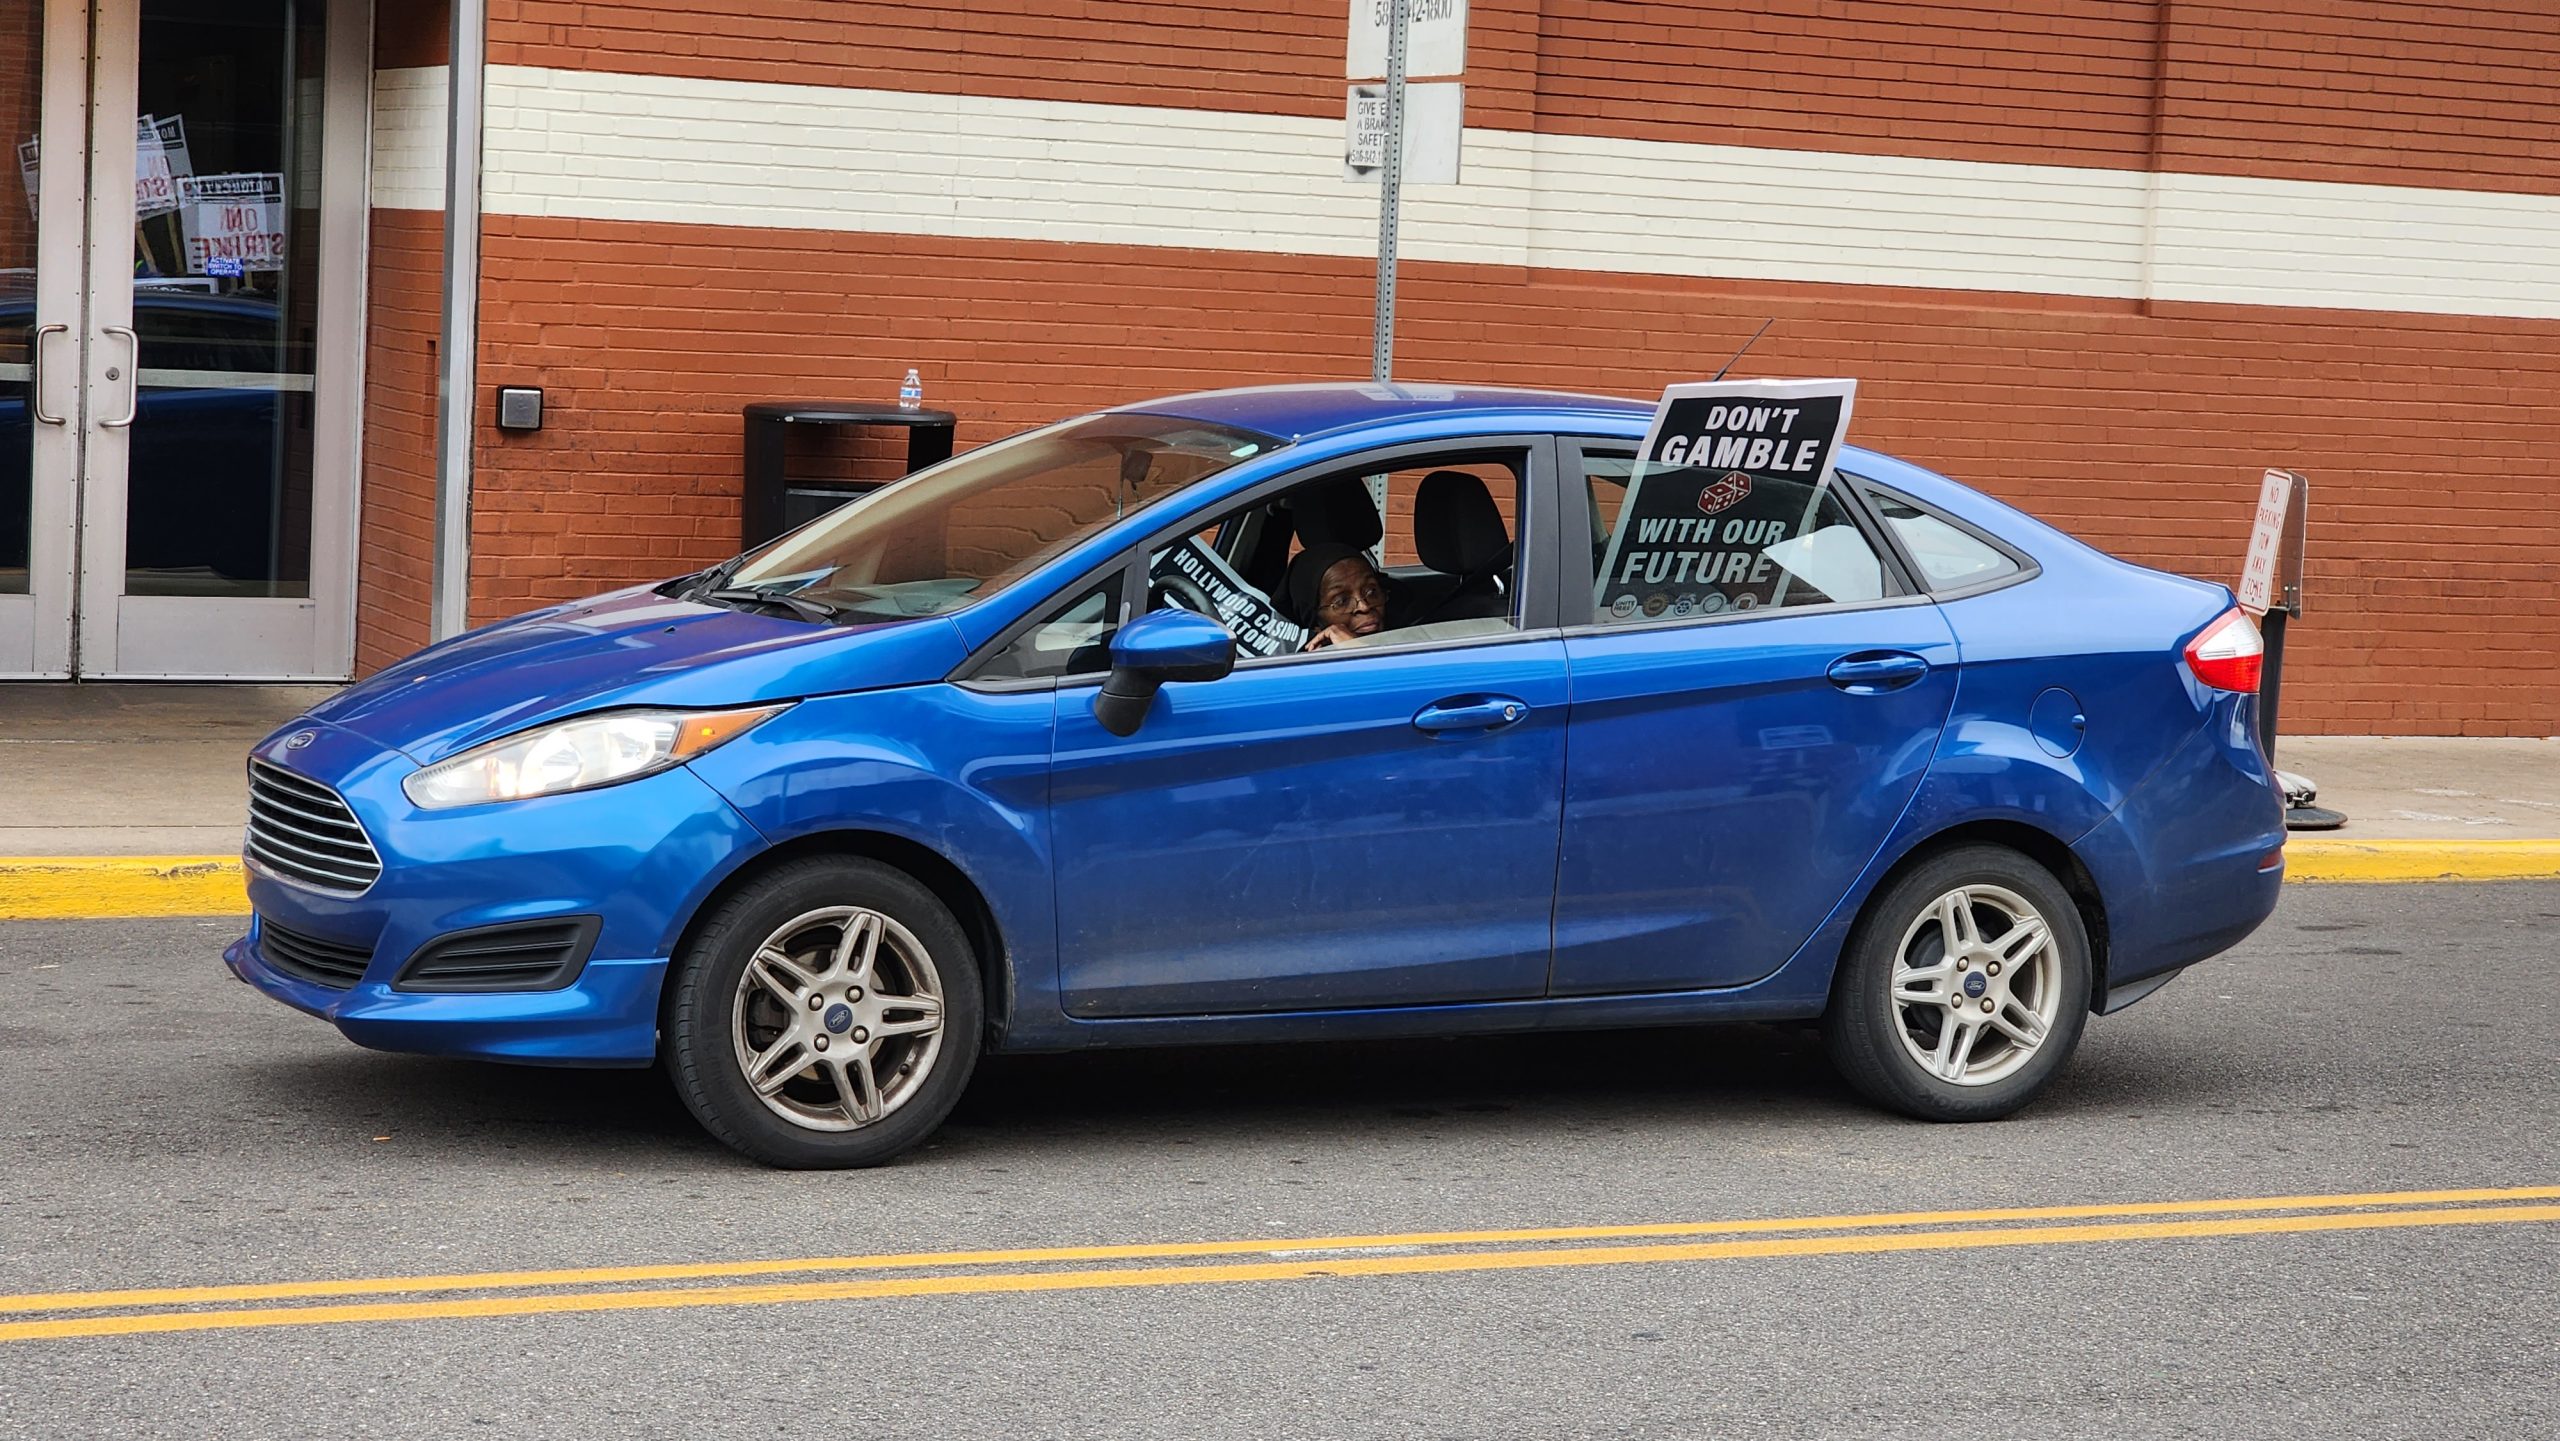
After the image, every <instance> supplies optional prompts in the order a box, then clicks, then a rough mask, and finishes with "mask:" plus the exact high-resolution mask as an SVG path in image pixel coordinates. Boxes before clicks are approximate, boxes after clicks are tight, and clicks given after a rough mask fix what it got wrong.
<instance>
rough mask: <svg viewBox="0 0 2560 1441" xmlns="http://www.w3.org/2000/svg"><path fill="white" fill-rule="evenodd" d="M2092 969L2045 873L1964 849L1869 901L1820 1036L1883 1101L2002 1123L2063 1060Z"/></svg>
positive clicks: (2082, 939)
mask: <svg viewBox="0 0 2560 1441" xmlns="http://www.w3.org/2000/svg"><path fill="white" fill-rule="evenodd" d="M1951 935H1952V937H1953V939H1954V941H1955V944H1954V945H1952V946H1950V945H1949V944H1948V942H1949V939H1950V936H1951ZM2091 975H2092V967H2091V964H2090V957H2089V936H2088V931H2087V928H2086V927H2085V926H2084V925H2083V924H2082V923H2081V918H2080V910H2079V907H2078V906H2076V905H2075V904H2073V902H2072V899H2071V896H2070V895H2069V893H2068V892H2066V891H2064V890H2063V888H2062V884H2061V883H2060V882H2059V881H2057V880H2055V879H2054V877H2053V874H2052V872H2050V871H2047V870H2046V869H2045V868H2044V867H2043V866H2041V865H2038V864H2037V863H2036V862H2035V861H2033V860H2031V859H2029V858H2028V857H2026V856H2024V855H2021V854H2019V853H2018V852H2016V851H2013V850H2010V849H2008V848H2006V847H2003V846H1990V845H1971V846H1963V847H1959V848H1956V849H1952V850H1949V851H1946V852H1944V853H1942V854H1939V855H1936V856H1932V857H1930V858H1929V859H1927V860H1925V861H1923V862H1921V863H1920V864H1919V865H1917V866H1914V867H1912V868H1911V869H1910V870H1909V871H1906V872H1904V873H1903V874H1902V875H1900V876H1898V877H1896V878H1895V879H1894V880H1893V881H1892V882H1891V883H1889V884H1888V885H1886V886H1885V888H1884V889H1883V890H1882V891H1880V892H1878V893H1877V894H1876V896H1875V898H1874V899H1872V900H1871V901H1869V902H1868V903H1867V907H1866V910H1865V911H1864V912H1863V913H1861V914H1860V916H1859V917H1858V923H1857V925H1856V927H1855V928H1854V929H1852V930H1851V931H1850V933H1849V943H1848V946H1847V948H1846V949H1845V950H1844V951H1843V953H1842V955H1841V961H1840V970H1839V974H1838V976H1837V977H1836V978H1835V980H1834V982H1833V984H1832V989H1831V1005H1830V1008H1829V1010H1828V1011H1827V1012H1826V1013H1825V1014H1824V1016H1823V1025H1822V1031H1823V1041H1824V1044H1825V1047H1826V1049H1828V1050H1829V1051H1830V1053H1831V1059H1832V1063H1833V1064H1834V1065H1835V1066H1837V1067H1838V1068H1839V1071H1840V1074H1841V1076H1842V1078H1843V1079H1845V1080H1846V1081H1847V1082H1848V1083H1849V1085H1850V1086H1851V1088H1852V1089H1854V1090H1856V1091H1857V1092H1858V1093H1859V1094H1860V1095H1863V1096H1865V1097H1866V1098H1867V1099H1868V1100H1870V1101H1873V1102H1875V1103H1876V1104H1878V1105H1880V1106H1883V1107H1886V1108H1887V1109H1889V1110H1894V1111H1899V1112H1901V1113H1902V1114H1904V1115H1906V1116H1912V1117H1916V1118H1918V1119H1921V1120H1927V1121H1991V1120H1998V1119H1999V1118H2001V1117H2003V1116H2006V1115H2009V1114H2010V1113H2011V1112H2014V1111H2016V1110H2017V1109H2018V1108H2019V1107H2021V1106H2024V1105H2026V1104H2027V1103H2028V1102H2029V1101H2031V1100H2033V1099H2035V1097H2036V1095H2037V1093H2038V1092H2040V1091H2042V1090H2043V1089H2044V1088H2045V1086H2046V1085H2047V1084H2049V1083H2050V1082H2051V1081H2052V1080H2053V1078H2054V1077H2055V1076H2056V1075H2058V1074H2060V1073H2061V1070H2062V1068H2063V1066H2064V1065H2065V1064H2066V1063H2067V1062H2068V1061H2069V1060H2070V1058H2071V1052H2072V1049H2073V1048H2074V1047H2076V1046H2077V1045H2078V1044H2079V1043H2080V1032H2081V1028H2082V1027H2083V1026H2085V1025H2086V1024H2087V1022H2088V1017H2089V988H2090V978H2091Z"/></svg>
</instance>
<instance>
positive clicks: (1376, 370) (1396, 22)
mask: <svg viewBox="0 0 2560 1441" xmlns="http://www.w3.org/2000/svg"><path fill="white" fill-rule="evenodd" d="M1393 3H1394V6H1395V8H1394V10H1393V11H1392V13H1390V14H1389V16H1388V18H1387V153H1386V154H1385V155H1384V156H1382V157H1380V158H1381V159H1383V160H1384V161H1385V162H1386V163H1385V165H1384V166H1383V167H1381V168H1380V170H1379V172H1378V299H1377V307H1376V315H1375V318H1374V319H1372V321H1371V322H1370V333H1369V376H1370V378H1371V379H1373V380H1376V381H1378V382H1379V383H1380V384H1384V383H1386V382H1387V381H1388V380H1389V379H1391V378H1393V375H1394V371H1395V355H1396V222H1397V215H1396V209H1397V206H1398V204H1399V202H1401V201H1402V199H1403V193H1402V192H1403V189H1404V61H1405V56H1404V43H1405V28H1406V25H1407V24H1408V23H1409V22H1410V21H1411V20H1412V18H1413V14H1412V10H1413V0H1393Z"/></svg>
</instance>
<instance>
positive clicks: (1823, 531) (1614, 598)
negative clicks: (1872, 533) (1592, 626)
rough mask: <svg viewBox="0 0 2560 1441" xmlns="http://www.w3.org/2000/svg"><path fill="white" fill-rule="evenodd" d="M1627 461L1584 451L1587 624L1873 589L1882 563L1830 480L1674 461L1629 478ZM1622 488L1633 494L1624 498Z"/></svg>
mask: <svg viewBox="0 0 2560 1441" xmlns="http://www.w3.org/2000/svg"><path fill="white" fill-rule="evenodd" d="M1635 470H1636V467H1635V464H1634V462H1633V461H1632V460H1631V459H1629V458H1627V457H1625V456H1607V455H1590V456H1586V457H1585V464H1584V476H1585V483H1586V484H1587V485H1588V486H1589V487H1590V496H1591V516H1592V530H1593V536H1592V548H1593V551H1594V565H1593V576H1594V581H1593V585H1592V609H1593V614H1592V620H1593V621H1594V622H1595V623H1597V624H1600V625H1634V624H1640V623H1642V622H1645V621H1655V620H1685V619H1692V618H1695V617H1699V616H1710V615H1722V614H1726V613H1729V612H1734V611H1751V610H1783V609H1787V608H1790V607H1801V606H1812V605H1844V604H1852V603H1856V602H1861V601H1873V600H1882V599H1883V598H1884V595H1885V580H1884V566H1883V563H1882V562H1881V561H1879V560H1878V559H1877V558H1876V552H1875V547H1873V546H1872V545H1870V544H1868V542H1867V537H1866V535H1865V534H1864V533H1863V532H1861V531H1860V530H1859V529H1858V525H1857V522H1856V521H1855V520H1854V519H1852V518H1851V516H1850V514H1849V509H1848V507H1847V506H1846V505H1845V504H1843V503H1842V501H1841V499H1840V496H1839V494H1838V491H1837V489H1836V488H1835V482H1834V481H1833V480H1832V479H1831V478H1830V477H1827V476H1826V477H1824V478H1823V479H1821V480H1817V481H1810V482H1808V481H1799V480H1773V479H1765V478H1762V479H1753V478H1750V477H1745V476H1741V475H1740V474H1739V473H1738V472H1737V473H1735V474H1732V475H1717V474H1713V473H1710V472H1707V471H1700V470H1695V469H1685V468H1684V469H1676V470H1666V471H1656V472H1651V473H1647V474H1645V475H1643V476H1641V477H1638V476H1637V475H1636V474H1635ZM1631 485H1632V486H1633V487H1634V488H1635V492H1636V494H1637V496H1638V497H1639V499H1638V501H1637V503H1635V504H1632V505H1631V504H1629V503H1628V493H1629V490H1630V487H1631Z"/></svg>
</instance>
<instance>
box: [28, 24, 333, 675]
mask: <svg viewBox="0 0 2560 1441" xmlns="http://www.w3.org/2000/svg"><path fill="white" fill-rule="evenodd" d="M333 11H334V12H337V13H335V14H333V13H332V12H333ZM349 12H352V13H349ZM45 30H46V36H47V40H48V42H49V45H50V46H51V48H50V49H49V50H48V52H47V54H46V56H45V59H44V71H45V75H44V89H45V93H46V95H47V97H48V104H47V106H46V108H45V111H44V119H45V120H46V122H47V124H46V125H45V127H44V129H43V133H42V134H41V136H39V137H36V139H37V140H38V144H37V145H36V146H35V148H34V152H33V153H34V155H35V157H36V160H35V162H34V163H36V164H37V165H39V166H40V170H41V180H42V186H41V188H42V198H41V202H40V203H39V204H37V205H36V206H35V211H34V213H35V216H36V222H37V225H38V226H39V227H40V228H41V230H42V232H43V233H42V235H41V236H40V237H39V241H40V243H45V242H49V241H50V240H51V239H52V238H53V237H54V225H55V222H56V220H57V218H58V217H60V216H62V215H65V214H67V215H69V216H70V217H71V221H72V223H73V224H75V225H76V224H77V223H78V222H79V220H80V219H81V218H82V212H83V211H84V210H85V219H86V227H85V232H84V234H85V239H83V238H81V237H80V236H75V237H74V238H73V239H72V240H71V241H70V242H69V243H70V246H71V250H70V256H69V258H70V261H71V263H70V264H68V265H60V264H56V263H55V257H54V255H53V254H52V253H51V252H48V253H47V255H46V259H45V266H44V268H43V269H42V270H41V272H40V276H39V283H38V284H37V286H36V289H37V291H38V292H39V294H38V298H37V309H38V310H40V311H44V313H43V314H40V315H38V316H37V317H36V321H37V324H36V326H35V327H34V329H35V330H36V331H41V332H44V334H43V335H42V336H35V335H32V334H31V336H30V339H29V341H28V344H29V346H30V347H32V346H33V345H34V342H35V340H36V339H39V338H41V339H47V340H50V341H51V342H52V344H53V345H54V346H55V347H56V349H55V350H52V351H47V352H46V353H45V354H44V355H43V356H42V357H41V360H40V362H39V360H38V359H37V358H35V357H32V356H31V357H30V359H29V360H28V361H27V367H28V371H29V374H30V376H36V372H37V371H39V370H41V371H42V375H41V376H40V377H37V378H40V379H42V380H43V382H44V388H45V390H46V394H45V395H44V396H43V397H41V398H42V399H43V400H44V402H45V404H44V407H43V408H42V413H41V414H36V415H34V416H33V417H32V418H31V422H30V423H31V424H32V426H33V429H34V431H35V432H36V434H35V436H34V438H33V440H32V441H31V442H30V443H29V444H28V445H27V447H26V450H27V453H28V454H29V456H30V464H29V477H28V484H29V487H30V489H31V491H32V492H33V498H32V499H31V501H30V504H29V510H28V513H29V515H30V517H31V531H33V530H38V529H41V528H42V527H43V526H44V525H46V524H47V523H48V522H49V523H50V524H52V525H53V526H55V527H56V528H60V527H61V526H62V525H63V524H64V523H65V518H64V517H62V516H59V515H52V516H48V514H47V512H46V510H45V498H46V497H47V496H49V495H53V494H55V493H56V492H60V493H62V494H65V495H67V496H68V497H69V498H70V501H71V507H70V511H71V513H70V517H69V519H68V525H69V529H70V542H71V543H70V546H69V554H68V555H67V556H64V555H61V554H58V553H57V554H47V555H42V556H39V555H38V554H36V550H37V546H36V544H34V543H33V541H31V542H30V544H29V545H28V546H27V547H26V549H27V551H28V560H27V575H28V582H27V584H28V591H29V594H30V596H31V597H32V596H35V595H38V594H50V593H51V592H52V591H53V590H54V589H61V590H65V591H66V592H67V596H68V601H69V604H68V610H67V615H66V616H65V617H64V623H67V646H65V645H64V644H62V643H61V642H60V641H59V640H57V641H56V642H55V644H54V646H53V650H52V652H50V653H51V654H54V655H55V656H56V657H57V659H56V660H55V661H54V663H53V664H52V665H50V666H48V665H45V664H42V663H41V662H42V661H43V660H44V658H45V656H44V655H43V654H39V653H38V652H39V651H40V650H42V648H43V647H44V646H45V644H46V639H47V637H46V633H45V632H46V616H45V615H44V614H42V613H41V612H42V607H41V605H36V606H35V609H36V611H37V612H38V613H36V614H32V615H30V617H29V622H30V625H31V627H32V629H33V633H34V638H35V639H34V643H33V644H32V645H31V647H30V657H29V658H30V661H31V664H30V665H29V667H28V668H27V669H28V671H29V672H31V673H36V674H60V673H63V671H64V669H66V668H67V669H68V670H69V671H70V672H72V673H76V674H79V675H83V676H97V677H108V676H114V677H128V678H190V679H194V678H201V679H216V678H219V679H295V678H326V677H335V676H343V675H345V674H346V673H347V671H348V668H349V658H350V654H351V650H352V631H353V625H352V622H353V604H352V599H353V598H352V580H353V573H352V572H353V567H352V564H351V560H352V550H353V535H352V529H353V527H352V516H353V501H354V478H355V449H354V411H355V407H356V406H357V404H358V399H359V397H358V392H357V388H356V386H357V372H358V370H359V368H360V365H361V360H362V356H361V351H360V348H359V347H358V346H357V343H356V339H355V337H356V331H355V329H354V327H355V323H356V312H357V310H358V308H359V306H360V302H361V290H360V289H359V288H358V284H359V281H360V276H361V268H362V264H363V248H362V247H363V237H362V223H363V205H364V200H363V144H364V133H363V132H364V129H365V115H364V107H365V94H364V88H363V86H364V80H365V74H366V66H365V62H364V60H363V51H362V46H363V45H364V43H365V42H366V40H367V38H368V37H367V36H366V34H365V30H366V24H365V14H364V9H363V6H362V3H361V0H354V3H353V4H350V3H349V0H95V3H73V0H49V3H48V4H47V5H46V6H45ZM350 38H351V39H352V42H353V45H354V47H355V48H354V49H353V51H352V55H353V59H352V63H350V49H349V41H350ZM74 44H77V45H80V46H83V47H85V57H84V58H85V59H86V62H87V63H86V64H84V65H72V66H69V67H67V68H66V67H59V66H57V65H55V64H54V63H53V55H54V54H55V53H63V54H68V53H70V49H69V47H70V46H72V45H74ZM84 72H85V73H84ZM65 89H68V90H71V91H73V92H74V94H75V97H76V98H77V100H78V104H77V105H76V106H75V108H74V109H73V110H72V111H71V113H70V115H69V116H68V117H65V118H63V119H62V120H60V121H57V120H56V109H55V107H54V106H53V105H52V104H51V103H50V101H51V100H52V99H53V97H55V96H57V95H58V94H59V93H60V92H61V91H63V90H65ZM83 92H85V93H83ZM83 125H85V134H81V133H74V134H73V135H72V141H71V143H70V144H64V145H57V143H56V142H57V136H58V134H59V133H61V132H62V131H63V130H64V129H65V128H66V127H67V128H68V129H69V130H70V131H73V132H78V131H79V130H80V129H81V127H82V126H83ZM83 149H85V153H82V151H83ZM58 171H60V172H65V173H67V174H68V176H69V177H70V180H71V181H72V182H73V183H71V184H69V185H68V186H67V187H60V188H63V189H67V190H68V193H67V194H59V195H58V194H57V190H58V187H57V185H56V183H55V182H56V181H57V180H58V179H60V178H62V176H61V175H59V174H58V173H57V172H58ZM8 233H9V232H8V231H6V230H5V229H0V244H5V243H6V236H7V235H8ZM65 269H67V270H69V271H70V272H71V273H70V276H69V279H68V280H67V281H66V282H65V283H63V284H62V285H61V286H60V287H58V288H60V289H63V290H66V291H68V292H70V294H69V295H68V297H67V298H65V299H64V302H63V304H62V305H61V306H60V307H58V308H59V309H61V310H62V312H63V313H62V314H61V315H59V316H57V315H55V314H54V313H53V311H52V310H47V309H46V304H45V297H46V295H47V294H49V293H50V292H49V291H48V290H47V287H48V286H53V285H54V275H55V272H56V271H57V270H65ZM0 314H6V312H0ZM48 322H50V323H51V324H56V325H62V326H64V327H65V328H64V329H62V330H50V329H49V328H48ZM8 334H9V332H7V331H5V330H0V346H5V345H6V344H7V343H8V342H7V335H8ZM0 353H4V352H0ZM6 374H7V372H0V376H5V375H6ZM57 376H59V379H57ZM32 383H33V381H32V380H31V381H30V384H31V385H32ZM57 390H59V391H60V395H59V402H60V403H59V404H57V403H56V399H57V397H56V393H55V392H56V391H57ZM57 418H58V419H59V420H60V424H58V425H57V424H55V420H56V419H57ZM55 430H58V431H61V432H63V433H64V434H65V436H66V437H67V439H68V440H69V442H70V444H68V445H67V446H65V445H56V446H54V447H53V448H52V453H50V454H48V453H47V451H46V446H45V442H46V440H47V439H48V438H50V437H49V434H48V432H49V431H55ZM9 486H10V481H9V479H8V474H7V472H0V505H8V504H10V503H11V502H12V501H13V498H14V497H13V492H12V491H11V490H10V489H9V488H8V487H9ZM6 535H7V533H6V532H5V531H0V547H5V546H6V544H7V540H6ZM61 549H62V547H60V546H58V545H57V546H56V547H54V550H55V551H56V552H59V551H60V550H61ZM8 562H9V553H8V551H7V550H6V549H5V548H0V576H5V575H6V574H7V566H8ZM6 583H7V582H6V581H5V580H4V579H0V585H5V584H6ZM31 604H34V602H32V601H31ZM60 624H62V623H57V625H60ZM66 650H67V654H65V653H63V652H65V651H66ZM5 659H6V657H5V656H0V660H5ZM0 668H5V667H0Z"/></svg>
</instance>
